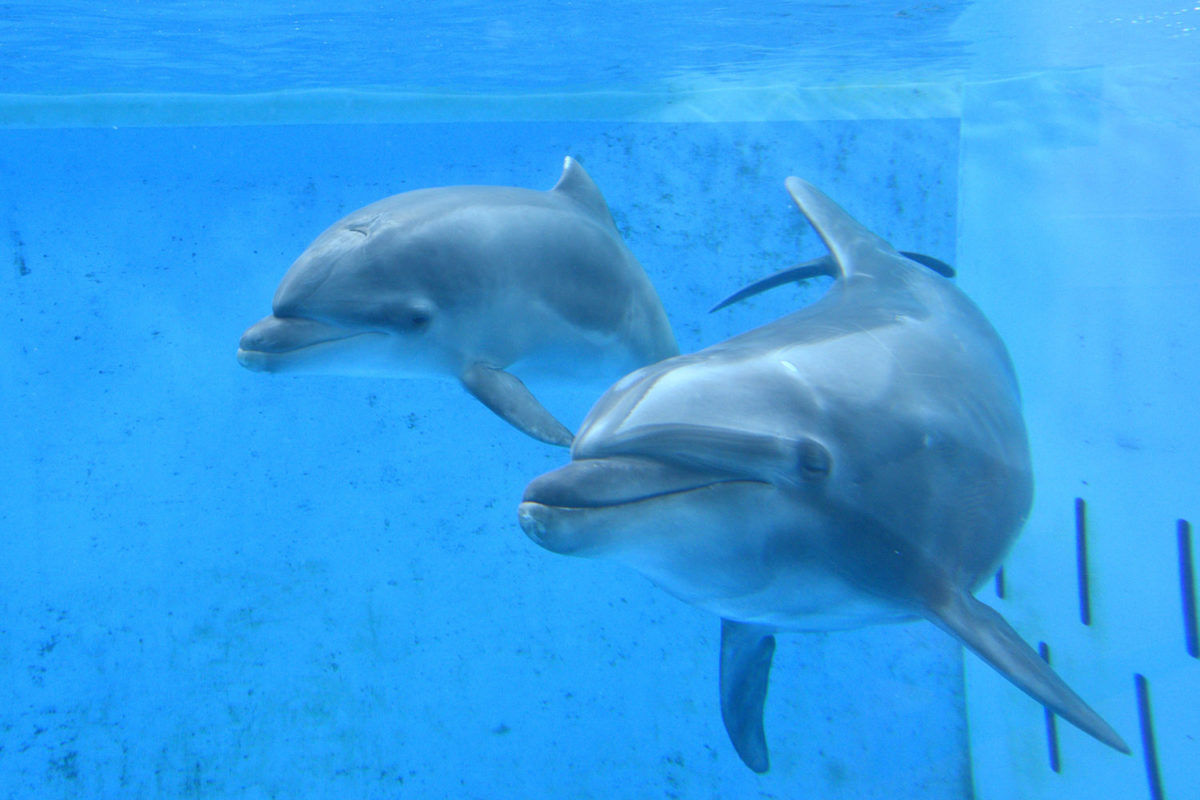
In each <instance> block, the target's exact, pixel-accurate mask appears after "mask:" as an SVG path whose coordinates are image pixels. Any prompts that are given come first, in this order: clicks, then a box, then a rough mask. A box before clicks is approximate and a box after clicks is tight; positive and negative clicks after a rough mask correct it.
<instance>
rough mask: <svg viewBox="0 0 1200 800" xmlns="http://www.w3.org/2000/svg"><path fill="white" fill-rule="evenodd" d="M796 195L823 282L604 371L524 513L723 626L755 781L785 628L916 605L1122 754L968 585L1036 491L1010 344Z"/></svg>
mask: <svg viewBox="0 0 1200 800" xmlns="http://www.w3.org/2000/svg"><path fill="white" fill-rule="evenodd" d="M786 186H787V189H788V191H789V192H790V194H791V196H792V199H793V200H794V201H795V203H796V205H797V206H798V207H799V209H800V211H801V212H802V213H803V214H804V216H805V217H806V218H807V219H808V221H809V222H810V223H811V224H812V226H813V227H814V228H815V229H816V231H817V233H818V234H819V235H820V236H821V238H822V240H823V241H824V243H825V246H826V247H827V248H828V250H829V253H830V254H829V256H827V257H825V258H823V259H818V260H817V262H809V264H808V265H807V266H805V265H801V267H800V268H794V269H793V270H792V273H793V274H792V275H791V276H789V278H788V279H789V280H791V279H795V274H801V273H802V274H807V273H810V272H813V273H819V274H830V275H832V276H833V278H834V282H833V285H832V286H831V287H830V289H829V291H828V292H826V294H825V295H824V296H822V297H821V298H820V299H819V300H817V301H816V302H815V303H813V304H812V305H810V306H807V307H805V308H801V309H799V310H797V311H794V312H792V313H790V314H788V315H786V316H784V317H782V318H780V319H778V320H775V321H774V322H771V323H769V324H767V325H764V326H762V327H759V328H756V329H754V330H751V331H748V332H746V333H742V334H740V335H738V336H734V337H733V338H731V339H729V340H727V341H724V342H720V343H718V344H715V345H713V346H711V347H708V348H706V349H704V350H701V351H699V352H697V353H693V354H690V355H683V356H677V357H674V358H670V359H667V360H665V361H662V362H659V363H656V364H652V365H650V366H647V367H644V368H642V369H640V370H638V371H636V372H634V373H632V374H630V375H627V376H626V377H624V378H622V379H621V380H620V381H618V382H617V383H616V384H614V385H613V386H612V387H611V388H610V389H609V390H608V391H607V392H606V393H605V394H604V395H603V396H602V397H601V398H600V399H599V400H598V401H597V402H596V404H595V406H593V408H592V410H591V411H590V412H589V414H588V416H587V418H586V419H585V420H584V422H583V425H582V427H581V428H580V431H579V435H578V436H577V437H576V439H575V442H574V444H573V446H572V449H571V461H570V463H568V464H567V465H566V466H563V467H561V468H559V469H557V470H554V471H552V472H549V473H546V474H545V475H542V476H540V477H538V478H536V479H534V480H533V481H532V482H531V483H530V484H529V486H528V487H527V488H526V490H525V495H524V498H523V501H522V502H521V504H520V506H519V507H518V520H519V522H520V524H521V527H522V528H523V529H524V531H525V533H526V534H527V535H528V536H529V537H530V538H532V539H533V540H534V541H535V542H537V543H538V544H540V545H541V546H543V547H545V548H547V549H549V550H551V551H553V552H556V553H563V554H571V555H579V556H587V557H593V558H609V559H613V560H615V561H618V562H620V563H623V564H625V565H627V566H629V567H631V568H633V569H635V570H637V571H639V572H641V573H642V574H644V575H645V576H647V577H648V578H649V579H650V580H651V581H653V582H654V583H656V584H657V585H659V586H660V587H662V588H663V589H665V590H666V591H668V592H670V593H671V594H673V595H675V596H676V597H678V598H680V599H682V600H684V601H686V602H688V603H691V604H693V605H696V606H698V607H700V608H704V609H707V610H709V611H711V612H712V613H714V614H716V615H718V616H719V617H720V618H721V653H720V661H719V666H720V693H719V695H720V707H721V716H722V719H723V721H724V723H725V728H726V730H727V732H728V734H729V738H730V740H731V741H732V743H733V746H734V749H735V750H736V752H737V753H738V755H739V757H740V758H741V759H742V761H743V762H745V764H746V765H747V766H748V767H750V768H751V769H753V770H754V771H756V772H765V771H766V770H767V769H768V766H769V759H768V753H767V744H766V736H765V733H764V729H763V718H762V714H763V706H764V703H765V701H766V694H767V685H768V681H769V676H770V669H771V662H772V658H773V655H774V652H775V634H776V633H777V632H784V631H823V630H839V629H846V628H854V627H859V626H864V625H871V624H877V623H885V622H894V621H900V620H906V619H914V618H919V617H924V618H926V619H928V620H930V621H932V622H933V623H934V624H936V625H937V626H938V627H940V628H942V629H943V630H945V631H947V632H948V633H950V634H951V635H953V636H955V637H957V638H958V639H959V640H960V641H961V642H962V643H963V644H964V645H966V647H968V648H969V649H971V650H972V651H974V652H975V653H976V654H978V655H979V656H980V657H981V658H983V660H984V661H986V662H987V663H988V664H990V665H991V666H992V667H994V668H995V669H996V670H998V671H999V672H1000V673H1001V674H1002V675H1004V677H1006V678H1007V679H1008V680H1010V681H1012V683H1014V684H1015V685H1016V686H1017V687H1019V688H1020V689H1022V690H1023V691H1025V692H1026V693H1028V694H1029V695H1030V696H1031V697H1033V698H1034V699H1035V700H1037V701H1038V702H1040V703H1042V704H1044V705H1045V706H1046V707H1047V708H1049V709H1050V710H1052V711H1053V712H1054V713H1056V714H1058V715H1059V716H1060V717H1062V718H1063V719H1065V720H1067V721H1068V722H1070V723H1072V724H1074V725H1076V726H1078V727H1079V728H1080V729H1082V730H1083V731H1085V732H1086V733H1088V734H1090V735H1092V736H1094V737H1095V738H1096V739H1098V740H1099V741H1101V742H1103V743H1105V744H1107V745H1109V746H1111V747H1113V748H1115V749H1117V750H1119V751H1120V752H1122V753H1128V752H1129V747H1128V745H1126V743H1125V742H1124V740H1123V739H1122V738H1121V737H1120V736H1119V735H1118V734H1117V733H1116V731H1114V730H1113V729H1112V727H1110V726H1109V725H1108V723H1106V722H1105V721H1104V720H1103V719H1102V718H1101V717H1100V715H1099V714H1097V713H1096V712H1095V711H1094V710H1093V709H1092V708H1091V707H1089V706H1088V705H1087V704H1086V703H1085V702H1084V701H1083V700H1082V699H1081V698H1080V697H1079V696H1078V695H1077V694H1075V692H1074V691H1072V690H1071V689H1070V688H1069V687H1068V686H1067V684H1066V683H1065V682H1063V680H1062V679H1061V678H1059V677H1058V675H1056V674H1055V673H1054V671H1053V670H1052V669H1051V668H1050V666H1049V665H1048V664H1047V663H1046V662H1045V661H1044V660H1043V659H1041V658H1040V657H1039V656H1038V654H1037V653H1036V652H1035V651H1034V650H1033V649H1032V648H1031V647H1029V645H1027V644H1026V643H1025V642H1024V641H1023V640H1022V639H1021V637H1020V636H1019V635H1018V634H1017V632H1016V631H1015V630H1013V628H1012V627H1011V626H1010V625H1009V624H1008V623H1007V622H1006V621H1005V620H1004V619H1003V618H1002V617H1001V616H1000V614H998V613H997V612H996V611H994V610H993V609H991V608H989V607H988V606H986V605H984V604H983V603H981V602H979V601H978V600H976V599H975V598H974V597H973V596H972V593H973V592H974V591H975V590H976V589H978V587H979V586H980V585H981V584H982V583H983V582H984V581H986V580H987V578H988V577H989V576H991V575H992V574H993V573H994V571H995V569H996V567H997V565H998V564H999V563H1000V561H1001V560H1002V559H1003V558H1004V556H1005V554H1006V553H1007V552H1008V550H1009V548H1010V547H1011V546H1012V544H1013V542H1014V541H1015V539H1016V537H1017V535H1018V534H1019V532H1020V530H1021V528H1022V527H1023V526H1024V524H1025V521H1026V519H1027V518H1028V515H1029V510H1030V506H1031V504H1032V498H1033V473H1032V467H1031V463H1030V455H1029V445H1028V441H1027V437H1026V431H1025V423H1024V420H1023V417H1022V413H1021V401H1020V393H1019V390H1018V386H1017V379H1016V375H1015V373H1014V370H1013V367H1012V363H1011V361H1010V359H1009V356H1008V352H1007V350H1006V349H1005V347H1004V345H1003V343H1002V342H1001V340H1000V338H999V336H998V335H997V334H996V332H995V331H994V330H993V329H992V326H991V325H990V324H989V323H988V321H987V320H986V319H985V318H984V316H983V314H982V313H981V312H980V311H979V309H978V308H977V307H976V306H975V305H974V304H973V303H972V302H971V301H970V300H969V299H968V298H967V297H966V295H965V294H963V293H962V292H961V291H960V290H959V289H958V288H957V287H956V286H955V285H954V284H953V283H952V282H951V281H948V280H946V279H945V276H944V274H941V273H944V272H945V271H944V270H941V269H939V268H938V267H937V264H932V263H929V262H928V261H923V260H922V259H919V258H918V259H914V258H913V257H911V256H906V255H904V254H901V253H899V252H897V251H896V250H895V249H893V248H892V246H891V245H890V244H888V243H887V242H886V241H884V240H883V239H881V238H880V237H878V236H876V235H875V234H874V233H872V232H871V231H869V230H867V229H866V228H865V227H863V226H862V225H861V224H859V223H858V222H857V221H855V220H854V219H853V218H852V217H850V216H849V215H848V214H846V212H845V211H843V210H842V209H841V208H839V207H838V206H837V205H836V204H835V203H834V202H833V201H832V200H830V199H829V198H828V197H826V196H825V195H824V194H822V193H821V192H820V191H818V190H817V189H816V188H815V187H813V186H811V185H810V184H807V183H805V182H804V181H801V180H799V179H797V178H788V179H787V182H786ZM918 262H919V263H918ZM937 263H938V264H940V262H937ZM772 280H774V279H767V281H765V282H760V283H759V284H756V285H755V286H754V287H751V289H753V290H754V291H751V292H750V293H751V294H753V293H756V292H757V291H762V290H763V289H764V288H770V286H765V285H764V284H766V283H769V282H770V281H772ZM779 282H782V281H779ZM741 296H743V297H744V296H749V295H748V294H742V295H741ZM736 299H739V296H738V295H735V296H734V301H736Z"/></svg>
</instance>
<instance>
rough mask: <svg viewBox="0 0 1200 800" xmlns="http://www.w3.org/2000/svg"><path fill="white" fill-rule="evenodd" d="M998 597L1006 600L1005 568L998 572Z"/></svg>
mask: <svg viewBox="0 0 1200 800" xmlns="http://www.w3.org/2000/svg"><path fill="white" fill-rule="evenodd" d="M996 597H999V598H1000V599H1001V600H1003V599H1004V567H1001V568H1000V569H998V570H996Z"/></svg>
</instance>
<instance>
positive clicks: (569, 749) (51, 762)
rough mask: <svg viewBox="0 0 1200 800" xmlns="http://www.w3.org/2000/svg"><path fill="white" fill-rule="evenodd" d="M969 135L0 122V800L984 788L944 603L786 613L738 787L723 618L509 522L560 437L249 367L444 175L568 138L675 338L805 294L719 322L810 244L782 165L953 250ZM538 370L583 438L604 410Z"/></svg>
mask: <svg viewBox="0 0 1200 800" xmlns="http://www.w3.org/2000/svg"><path fill="white" fill-rule="evenodd" d="M958 132H959V130H958V121H957V120H951V119H925V120H889V121H857V122H850V121H844V122H804V123H800V122H797V123H746V124H733V123H730V124H667V123H655V124H647V123H629V124H602V123H586V124H584V123H579V124H571V123H553V124H542V123H539V124H519V123H505V124H495V123H489V124H441V123H425V124H410V125H358V126H353V125H348V126H342V125H330V126H312V127H309V126H291V127H228V128H160V129H118V130H107V129H79V130H23V131H17V130H6V131H0V144H2V147H0V184H2V185H3V188H4V191H3V196H4V198H5V199H4V201H3V202H4V206H3V213H4V220H3V221H4V224H5V225H6V226H7V228H8V231H9V232H8V235H7V237H6V238H5V239H4V240H3V244H0V247H2V248H4V250H5V253H6V255H5V257H4V261H5V262H6V263H8V264H10V265H11V266H10V267H9V268H8V270H7V271H6V272H5V274H4V285H5V294H6V295H7V296H8V297H9V298H10V301H9V302H10V306H9V307H8V308H7V309H6V314H5V315H4V318H3V320H2V321H0V326H3V330H4V337H3V341H4V346H5V347H6V349H7V353H6V357H5V360H4V364H5V382H6V386H10V387H12V388H11V397H12V398H13V399H12V400H11V401H10V402H9V404H8V408H7V421H6V426H7V429H6V431H5V434H4V440H5V442H4V444H5V452H7V453H9V454H12V455H10V456H9V457H7V458H6V459H5V464H4V465H3V466H0V472H2V479H3V482H4V485H5V490H4V497H3V505H2V506H0V515H2V516H3V518H4V520H5V521H4V525H5V527H6V528H7V529H9V530H17V531H30V532H36V535H31V536H23V537H20V538H16V539H13V540H11V541H10V542H9V543H8V544H7V545H6V548H7V551H8V552H7V553H6V555H5V557H4V559H3V566H0V609H2V610H3V619H4V635H3V637H0V655H2V657H0V709H2V710H0V774H2V775H4V776H6V778H5V781H4V786H5V796H10V797H22V796H29V795H30V794H31V793H40V794H43V795H47V794H61V795H64V796H70V795H78V796H112V795H114V794H127V795H128V796H174V795H185V794H187V795H190V796H200V797H205V796H207V797H223V798H228V797H246V798H260V797H262V798H265V797H275V796H279V797H284V796H293V797H294V796H342V797H360V798H372V797H395V796H399V795H401V794H402V793H403V794H406V795H410V796H429V797H432V796H449V795H453V796H458V797H501V796H507V797H519V796H528V797H536V796H541V797H588V796H601V795H602V796H605V797H607V798H645V797H653V796H664V797H696V796H706V797H707V796H712V797H744V796H749V795H750V794H751V793H761V794H762V795H763V796H814V797H847V798H851V797H879V796H892V797H896V796H905V795H911V796H920V797H923V798H962V797H965V796H967V795H969V793H970V780H971V778H970V769H969V766H968V758H967V745H966V730H965V722H964V716H963V713H964V711H963V699H962V667H961V664H962V658H961V655H960V650H959V646H958V645H957V643H955V642H953V641H952V640H951V639H949V637H946V636H945V634H943V633H942V632H940V631H938V630H936V629H934V628H933V627H932V626H930V625H926V624H920V623H918V624H913V625H907V626H895V627H883V628H876V629H870V630H865V631H857V632H847V633H837V634H827V635H826V634H821V635H788V636H784V637H782V638H781V640H780V648H779V652H778V654H777V657H776V665H775V670H774V673H773V675H774V677H773V680H772V685H771V693H770V696H769V698H768V701H767V712H766V715H767V727H768V729H769V730H770V732H771V740H772V747H773V753H774V759H773V765H772V771H771V772H770V773H769V774H768V775H767V776H765V777H761V778H759V777H756V776H754V775H753V774H751V773H750V772H749V771H747V770H746V769H745V768H744V767H743V766H742V764H741V763H740V761H739V760H738V758H737V756H736V754H735V753H734V752H733V749H732V747H731V746H730V745H729V743H728V741H727V739H726V736H725V732H724V730H723V729H722V728H721V723H720V715H719V713H717V703H718V698H717V660H716V656H715V653H716V651H717V639H718V630H719V626H718V623H717V620H716V619H715V618H712V617H710V616H708V615H706V614H704V613H702V612H700V611H697V610H695V609H692V608H690V607H688V606H685V605H684V604H682V603H680V602H678V601H676V600H674V599H673V598H671V597H668V596H667V595H665V594H664V593H662V592H660V591H658V590H657V589H655V588H654V587H652V586H651V585H649V584H648V583H647V582H646V581H644V580H643V579H641V578H640V577H638V576H637V575H635V574H633V573H632V572H626V571H623V570H621V569H619V568H617V567H613V566H608V565H605V564H601V563H597V562H589V561H583V560H573V559H568V558H558V557H553V556H549V555H547V554H546V553H544V552H543V551H541V550H540V549H538V548H537V546H536V545H534V544H533V543H532V542H530V541H529V540H528V539H527V538H526V537H525V536H524V534H522V533H521V531H520V529H519V528H518V527H517V524H516V518H515V508H516V504H517V501H518V500H519V498H520V496H521V492H522V490H523V488H524V486H525V484H526V482H527V481H528V480H529V479H530V478H532V477H533V476H536V475H538V474H540V473H542V472H545V471H546V470H548V469H550V468H552V467H554V466H556V465H558V464H560V463H562V461H563V460H564V454H563V453H562V452H561V451H559V450H557V449H555V448H550V447H547V446H544V445H541V444H538V443H537V442H534V441H532V440H529V439H527V438H526V437H524V436H521V435H520V434H519V433H517V432H515V431H513V430H512V429H511V428H509V426H507V425H506V424H505V423H503V422H502V421H500V420H499V419H497V418H495V417H494V416H493V415H492V414H491V413H490V412H488V411H487V410H486V409H484V408H483V407H482V406H480V405H479V404H478V403H476V402H475V401H473V400H472V399H471V398H470V397H468V396H467V395H466V394H465V393H464V392H463V391H462V390H461V389H460V388H459V387H457V386H456V385H454V384H451V383H448V382H437V381H433V380H371V379H352V378H338V377H326V376H314V377H280V376H264V375H257V374H252V373H250V372H248V371H246V370H243V369H241V368H240V367H239V366H238V365H237V362H236V361H235V359H234V350H235V347H236V344H237V339H238V336H239V334H240V333H241V331H242V330H243V329H244V328H245V327H246V325H248V324H249V323H251V322H253V321H254V320H256V319H258V318H259V317H261V316H262V314H263V313H265V311H266V308H267V306H268V303H269V300H270V297H271V294H272V293H273V292H274V289H275V286H276V284H277V283H278V281H279V278H280V277H281V276H282V274H283V272H284V270H285V269H286V268H287V266H288V265H289V264H290V263H291V261H292V259H293V258H295V256H296V255H298V254H299V253H300V252H301V250H303V249H304V247H305V246H307V244H308V243H309V242H310V241H311V240H312V239H313V238H314V237H315V236H316V235H317V234H318V233H320V231H321V230H323V229H324V228H325V227H326V226H328V225H329V224H330V223H331V222H333V221H334V220H335V219H337V218H338V217H340V216H341V215H342V214H344V213H346V212H349V211H351V210H353V209H356V208H358V207H360V206H362V205H364V204H366V203H368V202H371V201H373V200H376V199H379V198H381V197H383V196H386V195H389V194H394V193H396V192H400V191H405V190H408V189H414V188H419V187H423V186H430V185H444V184H457V183H488V184H490V183H496V184H513V185H521V186H528V187H531V188H538V189H545V188H549V187H550V186H551V185H553V183H554V181H555V180H556V179H557V177H558V174H559V171H560V169H561V164H562V158H563V156H565V155H568V154H569V155H573V156H575V157H577V158H579V159H580V161H581V162H582V163H583V164H584V166H585V167H586V168H587V170H588V171H589V173H590V174H591V176H592V177H593V178H594V180H595V181H596V183H597V184H598V185H599V187H600V189H601V190H602V191H603V192H604V195H605V197H606V199H607V200H608V202H609V205H610V207H611V209H612V211H613V214H614V217H615V219H616V221H617V224H618V226H619V228H620V229H621V231H622V233H623V235H624V236H625V237H626V239H627V241H628V243H629V245H630V247H631V249H632V250H633V251H634V253H635V254H636V255H637V257H638V258H639V260H640V261H641V262H642V264H643V266H644V267H645V268H646V271H647V272H648V274H649V275H650V277H651V279H652V281H653V282H654V283H655V285H656V286H657V287H658V289H659V291H660V293H661V295H662V298H663V301H664V304H665V306H666V309H667V313H668V314H669V316H670V318H671V320H672V322H673V324H674V325H675V327H676V332H677V335H678V338H679V341H680V345H681V347H682V348H683V349H684V350H693V349H696V348H698V347H701V346H704V345H706V344H710V343H712V342H715V341H718V340H720V339H723V338H725V337H727V336H729V335H730V334H733V333H736V332H738V331H741V330H745V329H747V328H749V327H752V326H754V325H758V324H761V323H763V322H766V321H769V320H771V319H773V318H775V317H777V316H779V315H781V314H782V313H785V312H786V311H789V310H791V309H792V308H794V307H795V306H797V305H798V304H800V303H801V302H803V301H804V300H805V299H806V298H807V299H811V298H812V297H813V296H815V292H816V290H812V289H810V290H809V291H808V292H807V293H806V292H804V291H793V290H777V291H775V292H772V293H770V294H767V295H763V296H760V297H756V298H754V299H753V300H751V301H749V302H747V303H745V304H742V305H741V306H739V307H736V308H731V309H729V310H727V311H725V312H722V313H720V314H716V315H712V316H709V315H708V314H707V309H708V308H709V307H710V306H711V305H712V304H713V303H714V302H715V301H717V300H719V299H721V298H723V297H725V296H726V295H728V294H729V293H730V292H732V291H733V290H735V289H737V288H739V287H741V286H743V285H745V284H746V283H748V282H750V281H751V280H753V279H755V278H758V277H762V276H764V275H766V274H768V273H770V272H774V271H776V270H778V269H780V268H782V267H785V266H788V265H790V264H792V263H794V262H795V261H797V260H800V259H802V258H808V257H812V256H815V255H820V254H821V253H823V252H824V250H823V248H822V246H821V244H820V242H819V241H818V239H817V237H816V236H815V234H813V233H812V232H811V231H810V230H809V229H808V227H807V224H806V223H805V222H804V221H803V219H802V218H801V216H800V214H799V213H798V212H797V211H796V209H795V208H794V206H793V205H792V203H791V200H790V199H789V198H788V196H787V193H786V192H785V191H784V188H783V179H784V178H785V177H786V176H787V175H789V174H795V175H799V176H801V177H803V178H805V179H806V180H809V181H811V182H813V183H814V184H816V185H817V186H819V187H820V188H821V189H822V190H823V191H825V192H827V193H828V194H829V195H830V196H831V197H833V198H835V199H836V200H837V201H838V202H840V203H841V204H842V205H844V206H845V207H846V208H847V210H848V211H850V212H851V213H852V214H853V215H854V216H856V217H857V218H858V219H860V220H862V221H863V222H864V223H865V224H867V225H868V226H869V227H871V228H872V229H873V230H875V231H877V232H878V233H879V234H880V235H882V236H884V237H885V238H887V239H889V240H891V241H892V242H893V243H895V244H896V246H897V247H901V248H903V249H905V250H913V251H918V252H924V253H929V254H930V255H933V256H936V257H939V258H942V259H944V260H947V261H951V262H953V261H954V258H955V250H954V247H955V233H956V232H955V209H956V206H957V202H958V199H957V197H956V190H955V187H956V182H957V177H958ZM969 269H970V265H961V268H960V274H965V273H967V272H968V271H969ZM1001 333H1002V334H1003V333H1005V331H1004V330H1003V329H1002V330H1001ZM1017 366H1018V372H1020V364H1019V363H1018V365H1017ZM537 393H538V394H539V396H543V395H544V396H545V397H546V402H547V405H548V406H549V407H550V408H551V410H555V411H556V412H557V413H559V414H560V416H561V418H563V419H564V420H565V421H567V422H568V424H570V425H576V424H578V422H579V421H580V419H582V416H583V414H584V413H585V412H586V410H587V408H588V406H589V405H590V403H591V402H592V400H594V399H595V398H594V397H593V396H588V395H582V394H581V393H578V392H573V391H571V390H569V389H553V388H551V387H547V388H546V389H544V390H543V389H541V388H539V389H538V390H537Z"/></svg>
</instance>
